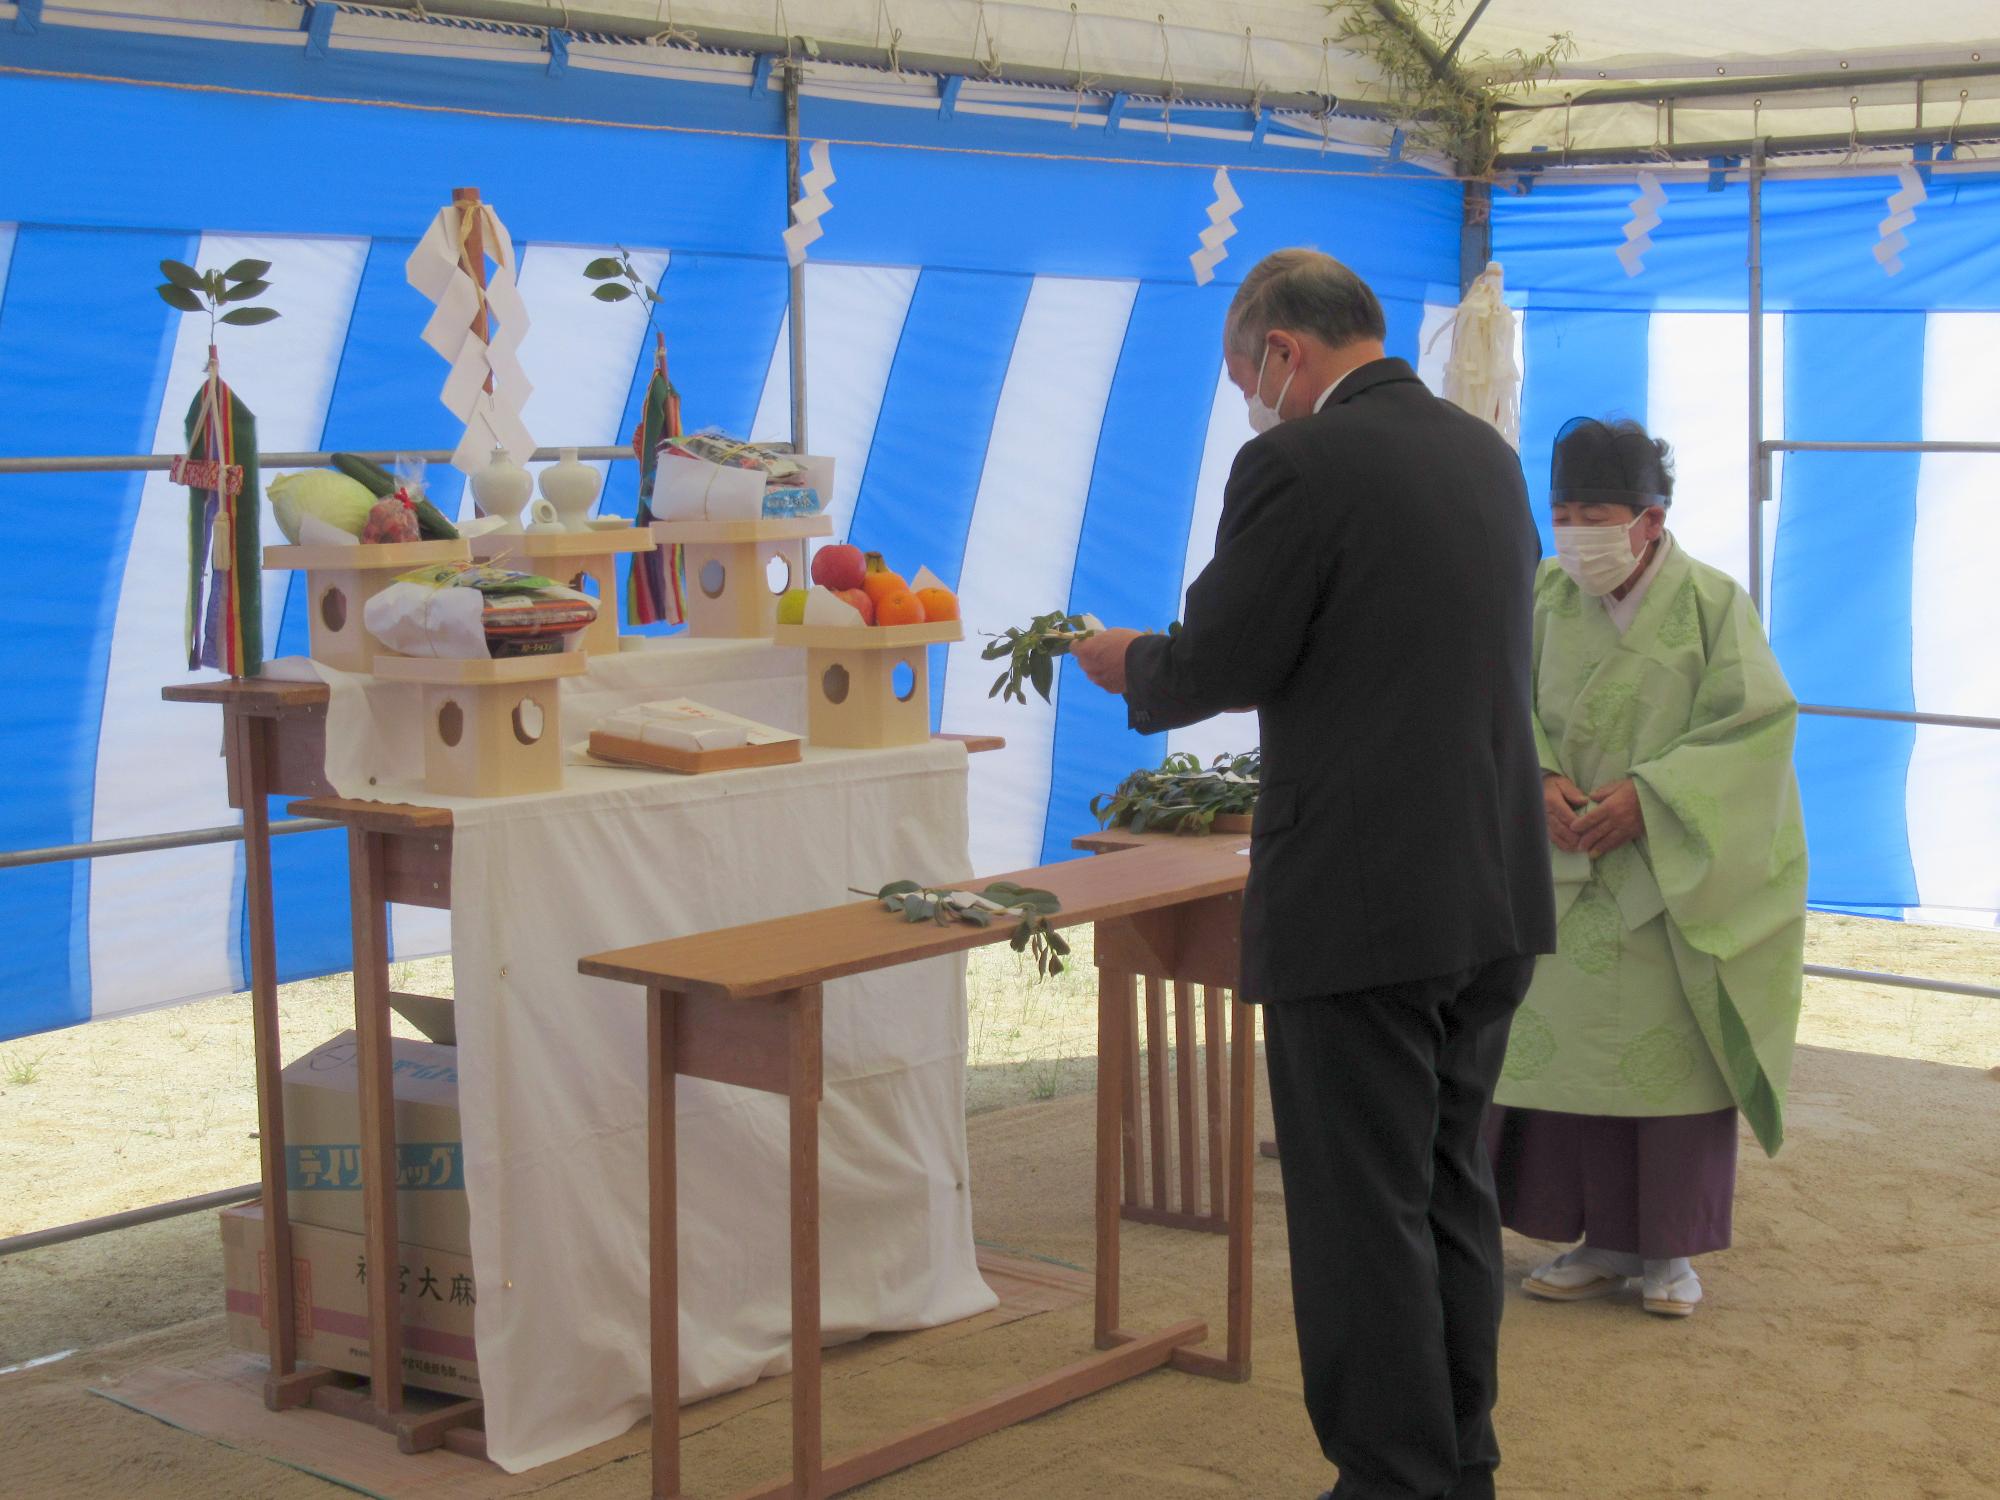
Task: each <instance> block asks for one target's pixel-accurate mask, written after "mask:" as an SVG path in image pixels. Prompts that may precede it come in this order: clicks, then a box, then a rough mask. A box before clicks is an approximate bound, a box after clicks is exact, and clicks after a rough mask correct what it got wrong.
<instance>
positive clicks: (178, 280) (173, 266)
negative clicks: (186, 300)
mask: <svg viewBox="0 0 2000 1500" xmlns="http://www.w3.org/2000/svg"><path fill="white" fill-rule="evenodd" d="M160 274H161V275H162V276H164V277H166V278H167V280H169V281H171V282H172V283H173V284H174V285H175V286H180V287H186V288H187V289H188V290H189V291H191V292H198V291H200V290H201V289H202V285H203V283H202V279H201V272H199V271H197V270H196V269H195V268H194V267H193V266H190V265H184V264H183V263H182V262H180V261H177V260H163V261H161V262H160Z"/></svg>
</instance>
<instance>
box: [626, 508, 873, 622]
mask: <svg viewBox="0 0 2000 1500" xmlns="http://www.w3.org/2000/svg"><path fill="white" fill-rule="evenodd" d="M832 535H833V521H832V519H831V518H829V517H827V516H793V517H786V518H782V519H774V520H767V521H655V522H654V523H653V537H654V539H655V540H656V541H657V542H658V543H659V544H660V545H661V546H662V547H684V548H686V549H687V550H686V554H685V555H686V559H687V590H686V598H687V621H688V634H689V635H696V636H720V637H724V638H728V639H736V640H744V639H752V640H754V639H760V638H761V639H769V637H770V635H771V632H772V630H774V629H775V628H776V627H777V624H778V596H779V595H780V594H782V593H784V592H785V590H786V589H802V588H805V587H807V585H808V584H809V583H810V581H811V575H810V574H809V573H808V572H807V570H806V542H807V540H808V539H809V538H811V537H816V536H832ZM773 559H782V560H783V562H784V564H785V577H784V580H783V582H782V583H780V584H779V585H778V586H777V587H776V588H773V587H772V586H771V579H770V577H769V574H768V570H769V568H770V566H771V562H772V560H773Z"/></svg>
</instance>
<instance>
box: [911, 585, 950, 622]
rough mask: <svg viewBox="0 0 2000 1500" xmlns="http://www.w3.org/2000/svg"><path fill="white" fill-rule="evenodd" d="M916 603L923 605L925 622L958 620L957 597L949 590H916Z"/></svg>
mask: <svg viewBox="0 0 2000 1500" xmlns="http://www.w3.org/2000/svg"><path fill="white" fill-rule="evenodd" d="M917 602H918V603H919V604H921V605H923V607H924V618H925V619H926V620H956V619H957V618H958V595H956V594H954V593H953V592H952V591H951V590H950V589H918V590H917Z"/></svg>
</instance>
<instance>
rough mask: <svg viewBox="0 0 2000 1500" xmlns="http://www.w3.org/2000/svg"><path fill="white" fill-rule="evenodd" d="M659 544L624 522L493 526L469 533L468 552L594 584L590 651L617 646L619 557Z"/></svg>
mask: <svg viewBox="0 0 2000 1500" xmlns="http://www.w3.org/2000/svg"><path fill="white" fill-rule="evenodd" d="M658 545H659V544H658V543H657V542H655V541H654V540H653V538H652V536H651V535H650V534H649V533H648V532H647V531H646V530H644V529H643V528H641V527H638V526H626V527H622V528H607V529H605V530H601V531H565V532H560V533H558V532H553V531H551V532H507V531H501V532H493V533H490V534H488V535H486V536H481V537H474V538H473V539H472V556H473V558H474V559H475V560H476V561H479V562H493V563H497V562H503V561H504V562H506V563H509V564H511V565H513V566H516V567H518V568H519V569H520V571H522V572H524V573H541V574H544V575H546V576H547V577H550V578H553V579H555V581H556V582H557V583H561V584H567V585H568V586H569V587H570V588H573V589H575V590H577V591H578V592H579V593H587V592H589V590H587V589H585V588H584V584H585V582H586V581H588V582H590V583H594V584H595V585H596V586H597V618H596V619H595V620H593V621H592V622H591V623H590V624H589V625H588V626H586V627H585V628H584V631H583V649H584V650H585V651H587V652H589V653H590V654H591V655H592V656H609V655H611V654H613V653H614V652H616V651H617V650H618V618H619V617H618V559H619V558H620V557H625V556H629V555H631V554H634V553H640V552H651V551H652V550H653V549H654V548H655V547H656V546H658Z"/></svg>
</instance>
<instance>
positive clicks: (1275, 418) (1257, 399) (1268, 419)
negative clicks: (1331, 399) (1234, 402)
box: [1245, 344, 1299, 432]
mask: <svg viewBox="0 0 2000 1500" xmlns="http://www.w3.org/2000/svg"><path fill="white" fill-rule="evenodd" d="M1270 361H1271V346H1270V345H1269V344H1266V345H1265V346H1264V357H1263V358H1262V359H1260V360H1258V361H1257V389H1256V390H1254V391H1252V392H1251V393H1250V394H1249V396H1248V397H1247V398H1245V399H1247V400H1248V401H1249V403H1250V430H1251V431H1253V432H1269V431H1270V430H1271V429H1272V428H1273V427H1276V426H1277V425H1278V424H1279V423H1280V422H1282V421H1284V420H1285V419H1284V418H1283V417H1281V416H1279V415H1278V407H1280V406H1283V405H1284V404H1285V392H1287V391H1289V390H1290V389H1291V388H1292V376H1293V375H1296V374H1298V373H1299V372H1298V370H1297V368H1296V367H1295V368H1294V369H1293V370H1292V371H1291V372H1290V374H1287V375H1286V376H1285V383H1284V384H1283V385H1281V386H1279V387H1278V399H1277V401H1276V403H1275V404H1273V405H1270V406H1266V405H1265V404H1264V366H1265V365H1267V364H1269V363H1270Z"/></svg>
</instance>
